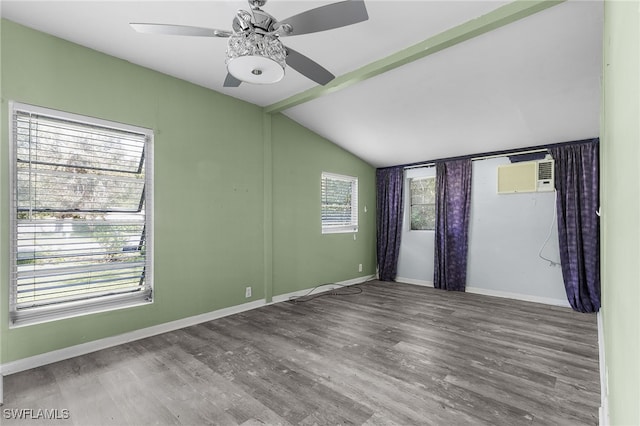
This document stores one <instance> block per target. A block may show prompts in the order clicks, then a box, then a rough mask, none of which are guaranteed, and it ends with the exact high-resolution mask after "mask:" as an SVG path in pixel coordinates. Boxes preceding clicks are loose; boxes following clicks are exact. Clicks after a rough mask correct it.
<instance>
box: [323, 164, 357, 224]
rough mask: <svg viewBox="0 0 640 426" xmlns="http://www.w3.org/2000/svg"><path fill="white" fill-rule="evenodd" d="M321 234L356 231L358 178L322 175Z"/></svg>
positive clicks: (329, 174)
mask: <svg viewBox="0 0 640 426" xmlns="http://www.w3.org/2000/svg"><path fill="white" fill-rule="evenodd" d="M321 198H322V203H321V205H322V213H321V215H322V233H323V234H328V233H336V232H357V231H358V178H356V177H352V176H343V175H336V174H332V173H325V172H323V173H322V179H321Z"/></svg>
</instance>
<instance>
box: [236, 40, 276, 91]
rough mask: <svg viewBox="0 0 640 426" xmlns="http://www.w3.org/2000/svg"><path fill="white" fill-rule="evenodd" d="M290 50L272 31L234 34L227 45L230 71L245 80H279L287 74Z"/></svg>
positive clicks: (270, 81) (264, 82) (239, 78)
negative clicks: (285, 72) (267, 32)
mask: <svg viewBox="0 0 640 426" xmlns="http://www.w3.org/2000/svg"><path fill="white" fill-rule="evenodd" d="M286 58H287V51H286V49H285V47H284V46H283V45H282V42H281V41H280V39H279V38H278V37H277V36H275V35H272V34H259V33H256V32H253V31H244V32H241V33H234V34H232V35H231V37H229V43H228V45H227V70H228V71H229V73H230V74H231V75H233V76H234V77H235V78H237V79H238V80H241V81H245V82H247V83H254V84H271V83H276V82H278V81H280V80H282V78H283V77H284V70H285V66H286Z"/></svg>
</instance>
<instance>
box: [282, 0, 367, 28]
mask: <svg viewBox="0 0 640 426" xmlns="http://www.w3.org/2000/svg"><path fill="white" fill-rule="evenodd" d="M367 19H369V14H368V13H367V8H366V6H365V5H364V0H347V1H341V2H338V3H331V4H328V5H326V6H320V7H317V8H315V9H311V10H307V11H306V12H302V13H300V14H298V15H294V16H291V17H289V18H287V19H283V20H282V21H280V22H278V23H277V24H276V27H281V26H282V25H284V24H287V25H290V26H291V31H290V32H284V33H283V34H282V35H283V36H294V35H301V34H309V33H316V32H319V31H326V30H332V29H334V28H340V27H345V26H347V25H351V24H357V23H358V22H362V21H366V20H367Z"/></svg>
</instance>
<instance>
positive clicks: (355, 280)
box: [270, 275, 376, 304]
mask: <svg viewBox="0 0 640 426" xmlns="http://www.w3.org/2000/svg"><path fill="white" fill-rule="evenodd" d="M375 277H376V276H375V275H367V276H364V277H358V278H353V279H351V280H346V281H340V282H337V283H329V284H323V285H320V286H318V287H311V288H307V289H304V290H297V291H292V292H291V293H286V294H280V295H278V296H273V299H272V302H271V303H270V304H273V303H280V302H286V301H288V300H291V298H295V297H302V296H307V295H310V294H318V293H322V292H325V291H329V290H334V289H338V288H341V287H345V286H350V285H356V284H362V283H365V282H367V281H371V280H373V279H375ZM312 292H313V293H312Z"/></svg>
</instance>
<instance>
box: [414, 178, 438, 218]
mask: <svg viewBox="0 0 640 426" xmlns="http://www.w3.org/2000/svg"><path fill="white" fill-rule="evenodd" d="M409 190H410V193H411V230H412V231H424V230H434V229H435V228H436V178H435V177H424V178H423V177H421V178H413V179H410V180H409Z"/></svg>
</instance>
